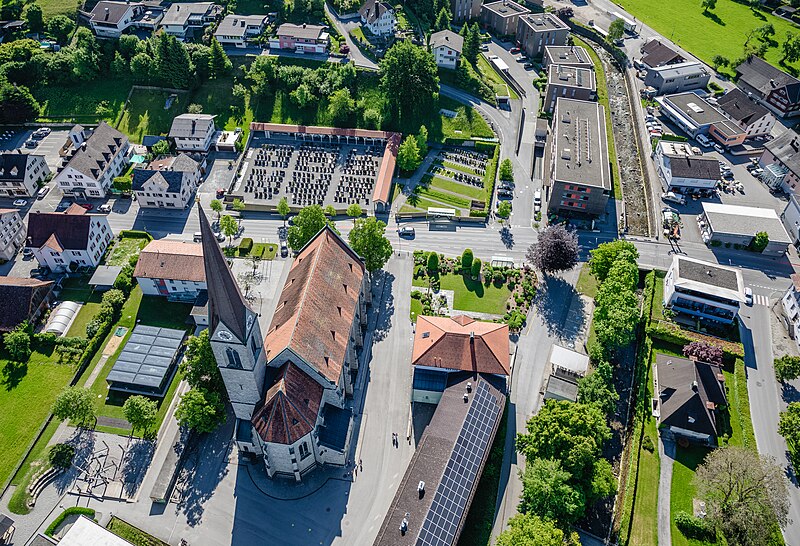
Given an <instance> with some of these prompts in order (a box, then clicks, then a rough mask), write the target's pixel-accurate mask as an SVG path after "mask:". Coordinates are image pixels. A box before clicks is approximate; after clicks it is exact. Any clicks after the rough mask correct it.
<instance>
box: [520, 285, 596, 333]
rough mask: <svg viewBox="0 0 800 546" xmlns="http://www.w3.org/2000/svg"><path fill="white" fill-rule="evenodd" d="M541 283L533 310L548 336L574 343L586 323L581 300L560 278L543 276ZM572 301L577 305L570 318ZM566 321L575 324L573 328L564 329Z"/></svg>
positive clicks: (575, 291)
mask: <svg viewBox="0 0 800 546" xmlns="http://www.w3.org/2000/svg"><path fill="white" fill-rule="evenodd" d="M542 281H543V282H542V284H540V285H539V289H538V290H537V292H536V297H535V298H534V300H533V307H534V309H535V310H536V312H537V313H538V314H539V316H540V317H541V318H542V322H544V324H545V327H546V328H547V332H548V334H549V335H551V336H555V337H559V338H561V339H563V340H565V341H575V340H576V339H577V337H578V334H579V332H580V331H581V330H582V327H583V324H584V323H585V321H586V317H585V316H584V314H585V313H584V311H585V306H584V303H583V299H581V298H580V295H579V294H578V292H577V290H575V288H574V287H573V286H572V285H571V284H570V283H568V282H567V281H565V280H564V279H562V278H561V277H553V276H543V277H542ZM576 298H577V299H576ZM573 300H575V301H576V302H577V305H576V306H575V307H574V308H573V309H572V315H574V316H570V307H571V306H572V302H573ZM568 319H569V320H571V321H574V322H575V324H574V327H573V328H566V324H567V320H568Z"/></svg>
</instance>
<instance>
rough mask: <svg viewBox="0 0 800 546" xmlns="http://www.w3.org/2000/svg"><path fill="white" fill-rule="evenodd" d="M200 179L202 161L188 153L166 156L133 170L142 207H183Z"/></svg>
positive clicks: (137, 198) (190, 198)
mask: <svg viewBox="0 0 800 546" xmlns="http://www.w3.org/2000/svg"><path fill="white" fill-rule="evenodd" d="M199 181H200V165H199V164H198V163H197V161H195V160H194V159H192V158H191V157H189V156H188V155H186V154H179V155H177V156H170V157H163V158H160V159H157V160H155V161H152V162H151V163H150V164H149V165H148V166H147V167H146V168H144V169H134V171H133V187H132V190H133V193H134V194H135V195H136V200H137V201H138V202H139V206H140V207H145V208H175V209H183V208H186V207H187V206H189V204H190V203H191V201H192V195H194V191H195V190H196V189H197V185H198V183H199Z"/></svg>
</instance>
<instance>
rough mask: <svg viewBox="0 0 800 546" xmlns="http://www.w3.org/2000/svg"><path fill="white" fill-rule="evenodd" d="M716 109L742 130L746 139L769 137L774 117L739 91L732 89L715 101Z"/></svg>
mask: <svg viewBox="0 0 800 546" xmlns="http://www.w3.org/2000/svg"><path fill="white" fill-rule="evenodd" d="M717 107H718V108H719V109H720V110H721V111H722V112H723V113H724V114H725V115H727V116H728V117H729V118H730V119H731V121H733V122H735V123H736V124H737V125H739V128H740V129H742V130H744V132H745V134H746V135H747V137H746V138H753V137H756V136H764V135H769V134H770V133H771V132H772V127H773V126H774V125H775V116H774V115H773V114H772V112H770V111H769V110H768V109H767V108H766V107H764V106H762V105H760V104H758V103H757V102H755V101H754V100H752V99H750V98H749V97H748V96H747V95H745V94H744V92H743V91H742V90H741V89H738V88H736V89H732V90H730V91H728V92H727V93H725V94H724V95H722V96H721V97H720V98H718V99H717Z"/></svg>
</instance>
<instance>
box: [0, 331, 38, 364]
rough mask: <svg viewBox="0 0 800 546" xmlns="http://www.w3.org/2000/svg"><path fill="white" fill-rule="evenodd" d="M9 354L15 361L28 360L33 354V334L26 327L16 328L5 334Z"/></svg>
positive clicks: (4, 340) (5, 343) (4, 338)
mask: <svg viewBox="0 0 800 546" xmlns="http://www.w3.org/2000/svg"><path fill="white" fill-rule="evenodd" d="M3 345H5V348H6V351H7V352H8V356H9V357H10V359H11V360H12V361H14V362H27V361H28V359H29V358H30V356H31V336H30V334H28V332H27V331H25V329H24V328H19V327H17V328H15V329H14V330H13V331H11V332H8V333H7V334H4V335H3Z"/></svg>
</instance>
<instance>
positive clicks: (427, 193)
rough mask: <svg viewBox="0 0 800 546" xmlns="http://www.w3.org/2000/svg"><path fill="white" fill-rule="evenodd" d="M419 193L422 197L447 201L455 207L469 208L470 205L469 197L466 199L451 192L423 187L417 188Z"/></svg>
mask: <svg viewBox="0 0 800 546" xmlns="http://www.w3.org/2000/svg"><path fill="white" fill-rule="evenodd" d="M419 194H420V195H421V196H422V197H427V198H429V199H435V200H437V201H441V202H442V203H447V204H448V205H450V206H452V207H456V208H462V209H469V206H470V200H469V199H466V198H464V197H459V196H457V195H453V194H451V193H446V192H443V191H436V190H432V189H429V188H423V189H421V190H419Z"/></svg>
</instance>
